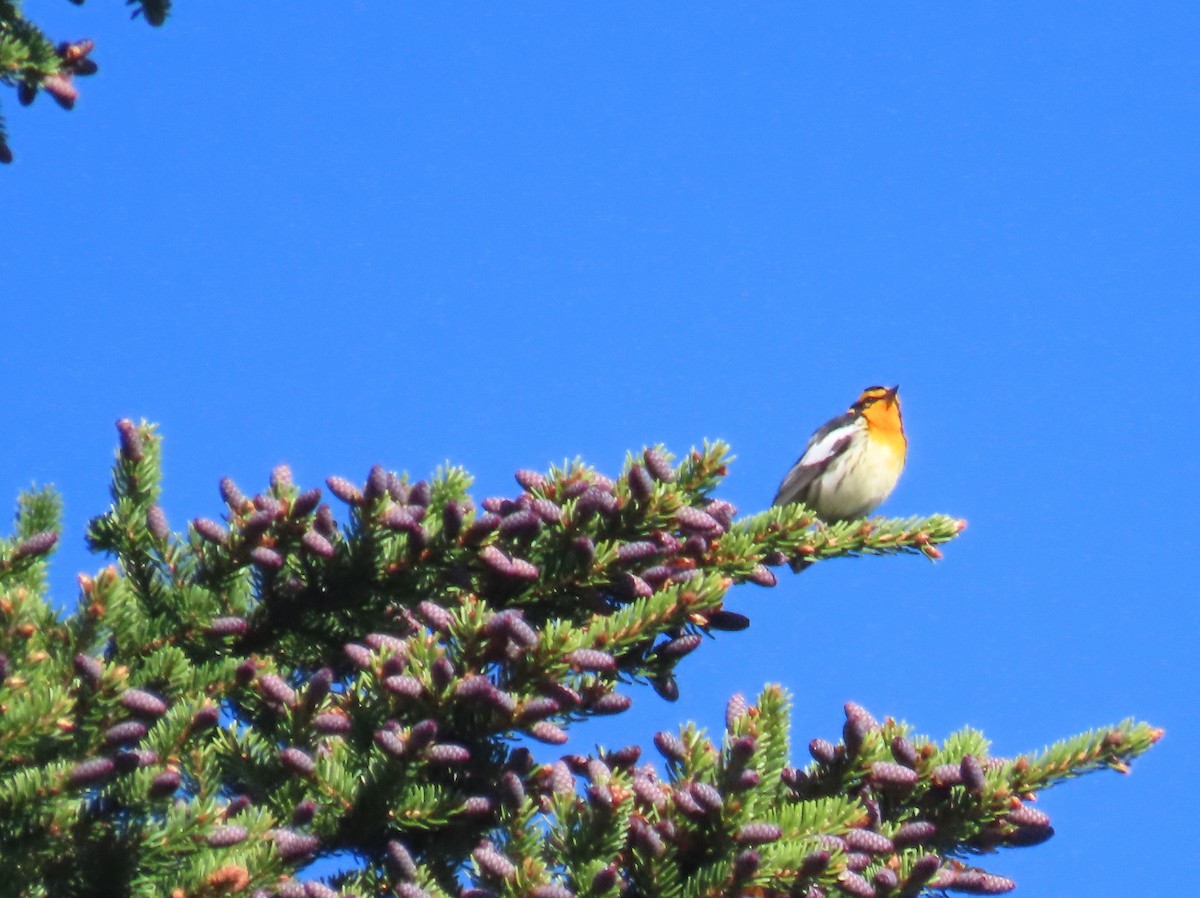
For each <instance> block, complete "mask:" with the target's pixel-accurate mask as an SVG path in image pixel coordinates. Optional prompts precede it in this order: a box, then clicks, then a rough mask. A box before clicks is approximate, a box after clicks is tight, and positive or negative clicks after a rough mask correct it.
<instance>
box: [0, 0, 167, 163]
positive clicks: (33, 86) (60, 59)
mask: <svg viewBox="0 0 1200 898" xmlns="http://www.w3.org/2000/svg"><path fill="white" fill-rule="evenodd" d="M72 2H75V3H77V4H81V3H82V2H83V0H72ZM130 3H131V5H133V6H134V10H133V16H134V17H137V16H143V17H144V18H145V19H146V21H147V22H149V23H150V24H151V25H161V24H162V23H163V22H164V21H166V17H167V14H168V12H169V11H170V2H169V0H130ZM93 47H94V44H93V42H92V41H91V40H89V39H86V38H85V39H82V40H77V41H62V42H59V43H57V44H56V43H55V42H54V41H52V40H51V39H50V38H49V37H48V36H47V35H46V34H45V33H44V32H43V31H42V30H41V29H40V28H39V27H38V26H37V25H35V24H34V23H33V22H31V21H29V20H28V19H26V18H25V17H24V15H23V14H22V12H21V6H20V4H19V3H17V2H14V0H3V2H0V85H5V86H8V87H12V88H14V89H15V91H16V94H17V101H18V102H19V103H20V104H21V105H22V106H28V105H29V104H30V103H32V102H33V101H34V100H36V99H37V97H38V94H40V93H43V92H44V93H47V94H49V95H50V97H51V98H52V99H53V100H54V102H56V103H57V104H58V105H59V106H61V107H62V108H63V109H67V110H69V109H72V108H74V106H75V101H76V100H77V99H78V97H79V91H78V88H77V87H76V84H75V79H76V78H80V77H87V76H89V75H94V74H96V72H97V71H98V66H97V65H96V62H95V61H94V60H92V59H91V58H90V54H91V52H92V49H93ZM12 161H13V154H12V150H11V149H10V147H9V145H8V134H7V131H6V130H5V123H4V117H3V116H2V115H0V164H8V163H10V162H12Z"/></svg>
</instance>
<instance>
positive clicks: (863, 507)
mask: <svg viewBox="0 0 1200 898" xmlns="http://www.w3.org/2000/svg"><path fill="white" fill-rule="evenodd" d="M899 390H900V387H899V386H894V387H867V388H866V389H865V390H863V391H862V395H860V396H859V397H858V399H857V400H855V402H854V404H853V405H851V406H850V408H849V409H848V410H847V411H846V412H845V413H844V414H841V415H838V416H837V417H836V418H833V419H831V420H830V421H827V422H826V423H825V424H824V425H822V426H821V427H820V428H818V429H817V431H816V433H814V434H813V435H812V436H811V437H809V440H808V445H807V446H806V447H805V449H804V454H803V455H801V456H800V458H799V459H797V460H796V463H795V464H794V465H792V467H791V470H789V471H788V472H787V476H785V477H784V478H783V483H781V484H780V485H779V490H778V492H776V493H775V500H774V501H773V502H772V503H771V504H772V505H790V504H792V503H794V502H800V503H803V504H804V505H806V506H807V507H808V508H810V509H812V511H813V512H814V513H815V514H816V515H817V517H818V518H820V519H821V520H822V521H823V522H825V523H836V522H838V521H853V520H857V519H858V518H862V517H866V516H867V515H869V514H870V513H871V512H873V511H874V510H875V509H876V508H878V507H879V506H880V505H881V504H883V501H884V500H885V499H887V497H888V496H890V495H891V494H892V490H894V489H895V488H896V483H897V481H899V479H900V474H901V472H902V471H903V470H904V461H905V458H906V457H907V455H908V438H907V437H906V436H905V435H904V419H903V418H902V417H901V414H900V396H899ZM792 566H793V569H797V570H799V569H803V567H806V566H807V564H806V563H805V562H803V561H802V560H800V559H797V561H796V562H793V565H792Z"/></svg>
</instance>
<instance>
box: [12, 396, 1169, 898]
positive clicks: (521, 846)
mask: <svg viewBox="0 0 1200 898" xmlns="http://www.w3.org/2000/svg"><path fill="white" fill-rule="evenodd" d="M118 432H119V436H120V445H119V449H118V451H117V453H116V459H115V461H114V467H113V480H112V505H111V507H110V508H109V509H108V511H107V512H105V513H104V514H102V515H100V516H98V517H97V518H95V519H94V520H93V521H92V522H91V524H90V526H89V528H88V542H89V545H90V546H91V548H92V549H93V550H94V551H96V552H99V553H103V554H105V555H107V556H109V557H110V558H111V559H112V563H111V564H110V565H108V566H107V567H105V568H103V569H101V570H100V571H98V572H97V573H95V574H94V575H82V576H81V577H80V596H79V601H78V604H77V607H76V609H75V611H74V612H73V613H72V614H70V615H68V616H66V617H65V618H60V617H59V615H57V614H56V613H55V612H54V611H53V610H52V608H51V607H50V605H49V603H48V601H47V600H46V596H45V593H46V583H45V578H44V573H45V558H46V555H47V553H48V552H49V551H50V549H51V548H53V545H54V542H55V539H56V536H55V535H56V534H57V532H58V529H59V526H60V525H59V503H58V500H57V498H56V497H55V496H54V494H53V493H52V492H50V491H48V490H41V491H31V492H29V493H27V494H25V495H24V496H23V497H22V499H21V501H20V506H19V507H20V510H19V512H18V520H17V528H16V533H15V535H14V536H13V537H12V538H10V539H9V540H7V541H4V542H3V543H2V544H0V653H2V654H0V709H2V710H3V713H2V714H0V852H2V853H3V854H4V856H5V857H6V858H7V857H14V858H17V860H16V861H15V872H14V874H13V877H15V878H13V879H12V880H11V881H12V882H14V883H16V886H15V888H16V890H17V893H18V894H22V895H41V894H45V895H50V894H54V895H68V896H72V895H79V896H83V895H90V894H95V892H94V889H93V884H94V883H96V882H98V881H102V882H105V883H108V884H110V885H111V887H112V888H114V889H117V890H120V891H123V892H127V893H130V894H134V893H136V894H142V893H145V894H162V893H164V892H172V891H174V892H176V893H178V894H182V895H187V896H218V895H225V894H237V893H241V892H245V893H248V894H262V895H279V896H286V895H293V894H294V895H301V894H303V895H306V896H311V895H329V894H378V893H382V892H385V891H387V892H394V893H395V894H398V895H402V896H407V898H422V896H429V898H440V896H454V898H468V896H470V898H484V896H490V895H497V896H500V895H503V896H506V898H507V896H513V898H516V896H522V898H525V896H532V898H570V896H580V895H585V896H593V895H594V896H606V898H616V896H618V895H619V894H622V893H629V894H645V895H655V896H657V895H664V896H665V895H670V896H678V898H690V896H717V895H736V894H758V895H764V896H765V895H772V896H773V895H780V896H782V895H784V894H787V895H808V896H812V898H817V896H821V895H834V894H848V895H862V896H867V895H875V896H879V898H883V896H887V895H915V894H919V893H922V892H925V891H928V890H949V891H955V890H957V891H960V892H966V893H972V894H996V893H999V892H1002V891H1007V890H1008V889H1009V888H1011V882H1010V881H1009V880H1007V879H1004V878H1003V877H1000V876H997V875H994V874H991V873H987V872H986V871H983V870H982V869H980V868H978V867H976V866H973V865H971V864H969V863H967V859H968V858H970V857H971V856H973V855H975V854H978V853H981V852H986V851H992V850H995V849H997V848H999V847H1014V846H1020V845H1030V844H1035V843H1037V842H1039V841H1043V840H1044V839H1045V838H1048V837H1049V835H1050V834H1052V832H1053V830H1052V828H1051V827H1050V824H1049V819H1048V818H1047V817H1046V815H1045V814H1043V813H1042V812H1041V811H1039V810H1037V809H1036V808H1033V807H1032V806H1031V802H1032V800H1033V798H1034V797H1035V796H1036V793H1038V792H1040V790H1042V789H1044V788H1046V787H1048V786H1050V785H1053V784H1055V783H1057V782H1059V781H1061V780H1063V779H1066V778H1069V777H1071V776H1075V775H1079V774H1082V773H1084V772H1088V771H1091V770H1095V769H1097V768H1100V767H1104V766H1108V767H1113V768H1115V769H1119V770H1124V769H1127V765H1128V763H1129V761H1130V760H1131V759H1132V758H1134V757H1136V756H1138V755H1140V754H1141V753H1142V752H1144V751H1145V750H1146V749H1148V748H1149V746H1150V745H1151V744H1153V742H1154V741H1155V740H1157V738H1158V737H1159V736H1160V735H1161V733H1160V731H1157V730H1153V729H1151V728H1150V727H1148V726H1146V725H1145V724H1135V723H1133V722H1129V721H1127V722H1125V723H1123V724H1120V725H1118V726H1116V727H1112V728H1109V729H1103V730H1097V731H1095V732H1092V733H1087V734H1084V735H1082V736H1079V737H1076V738H1074V739H1070V740H1065V741H1063V742H1060V743H1056V744H1055V745H1053V746H1051V747H1050V748H1049V749H1046V750H1045V751H1044V752H1041V753H1039V754H1031V755H1026V756H1021V757H1017V758H1000V759H997V758H992V757H990V756H989V754H988V745H987V743H986V740H984V738H983V736H982V735H981V734H979V733H977V732H974V731H971V730H963V731H962V732H960V733H956V734H954V735H952V736H951V737H949V738H948V739H947V740H945V742H943V743H941V744H940V745H939V744H937V743H934V742H932V741H931V740H928V739H926V738H924V737H919V736H915V735H913V734H912V733H911V732H910V730H909V728H908V727H907V726H906V725H904V724H902V723H897V722H896V721H894V720H892V719H891V718H888V719H885V720H884V721H883V722H882V723H879V722H877V721H876V720H875V718H873V717H872V716H871V715H870V714H869V713H867V712H866V711H865V710H864V709H862V708H860V707H858V706H857V705H853V704H848V705H847V706H846V721H845V724H844V726H843V732H842V739H841V740H840V741H839V742H837V743H834V742H830V741H827V740H823V739H815V740H813V741H812V742H811V743H810V745H809V750H810V753H811V754H812V756H813V758H814V760H813V763H812V764H810V765H809V766H808V767H806V768H804V769H797V768H796V767H794V766H792V760H791V757H790V749H789V730H790V724H789V715H788V697H787V694H786V693H785V692H784V691H783V690H782V689H781V688H780V687H768V688H767V689H766V690H764V691H763V693H762V694H761V695H760V696H759V697H758V699H757V701H756V702H755V703H754V704H751V703H749V702H748V701H747V700H746V699H745V698H743V697H741V696H734V697H733V699H731V701H730V703H729V706H728V708H727V712H726V731H725V733H724V734H723V736H722V737H721V739H720V740H718V741H717V742H713V741H712V740H710V739H709V738H708V737H707V736H706V735H705V734H704V733H703V732H702V731H700V730H699V729H697V728H696V727H695V726H694V725H686V726H684V727H682V728H681V729H680V730H679V731H678V733H671V732H668V731H664V732H661V733H659V734H657V735H656V736H655V738H654V740H653V741H654V744H655V746H656V747H657V748H658V750H659V752H660V753H661V754H662V755H663V757H664V760H665V764H664V766H663V772H662V773H661V774H660V773H659V771H658V770H657V769H656V768H655V767H654V765H652V764H648V763H645V762H642V761H641V758H640V749H639V748H638V747H637V746H626V747H623V748H619V749H616V750H611V751H608V750H604V749H597V750H596V751H594V752H592V753H588V754H579V753H569V754H565V755H562V756H561V757H560V758H558V759H557V760H551V761H549V762H539V761H538V760H536V758H535V754H542V753H544V752H546V751H548V749H546V748H544V746H547V745H548V746H558V745H564V744H566V743H568V742H569V741H570V739H571V736H572V733H573V731H575V730H576V729H577V728H578V727H579V726H580V724H582V723H584V722H585V721H586V720H587V719H589V718H591V717H593V716H598V715H610V714H619V713H621V712H622V711H624V710H626V709H627V708H628V707H629V706H630V704H631V702H632V700H633V698H634V697H635V696H636V695H638V694H639V693H638V690H637V689H636V688H635V687H634V686H633V684H637V683H649V684H651V685H652V686H653V688H654V689H655V691H656V692H657V693H658V694H659V695H660V696H662V697H664V698H667V699H672V698H674V697H676V696H677V695H678V691H679V688H680V687H679V685H678V683H677V681H676V676H677V673H678V666H679V663H680V661H681V659H683V658H685V657H686V656H687V655H689V654H690V653H691V652H694V651H697V650H700V649H701V648H702V647H703V645H704V643H705V642H706V640H707V639H708V638H710V637H712V636H714V635H715V634H717V633H721V632H728V631H736V630H740V629H744V628H745V627H746V625H747V624H748V623H749V621H748V620H747V619H746V618H745V617H744V616H742V615H739V614H738V613H737V612H735V611H732V610H729V609H728V608H726V601H727V599H728V597H729V590H730V589H731V588H732V587H733V586H734V585H735V584H737V583H742V582H750V583H756V584H759V585H763V586H770V585H773V584H774V582H775V575H774V573H773V572H772V570H771V569H772V568H774V567H778V566H780V565H782V564H784V563H786V562H787V560H788V559H789V558H793V557H802V558H805V559H808V560H820V559H826V558H832V557H838V556H841V555H847V556H856V555H867V554H905V553H918V552H919V553H922V554H925V555H926V556H927V557H937V555H938V554H939V553H938V550H937V546H939V545H941V544H943V543H945V542H947V541H949V540H951V539H953V538H954V537H955V536H957V535H958V533H959V532H961V530H962V526H963V525H962V522H960V521H957V520H954V519H952V518H947V517H944V516H933V517H929V518H920V519H909V520H894V521H888V520H872V521H860V522H852V523H849V524H844V525H835V526H832V527H826V526H823V525H820V524H818V523H816V522H814V520H813V518H812V515H811V513H810V512H808V510H806V509H804V508H802V507H799V506H792V507H789V508H772V509H770V510H768V511H766V512H763V513H761V514H757V515H753V516H751V517H747V518H742V519H738V518H737V517H736V515H737V512H736V509H734V508H733V507H732V506H731V505H729V504H728V503H727V502H724V501H722V500H720V499H716V498H713V495H714V493H715V492H716V490H717V488H718V487H719V485H720V481H721V479H722V478H723V476H724V475H725V472H726V466H727V463H728V458H729V456H728V450H727V449H726V447H725V446H724V445H722V444H720V443H712V444H705V446H703V447H702V448H700V449H697V450H694V451H693V452H691V453H689V454H688V455H687V456H686V457H685V458H684V459H682V460H681V461H680V462H679V463H675V462H674V461H673V460H672V459H671V458H670V456H669V454H668V453H667V452H666V450H665V449H663V448H662V447H653V448H650V449H647V450H645V451H643V452H642V453H640V454H639V455H637V456H630V457H629V458H628V459H627V460H626V464H625V467H624V470H623V471H622V473H621V474H620V475H619V476H617V477H616V478H609V477H606V476H604V475H602V474H600V473H599V472H597V471H595V470H594V469H593V468H591V467H589V466H587V465H584V464H583V463H581V462H571V463H567V464H564V465H562V466H559V467H555V468H552V469H551V470H550V471H549V472H547V473H544V474H543V473H539V472H532V471H527V470H524V471H519V472H518V473H517V475H516V480H517V484H518V486H519V488H520V489H519V491H517V492H516V493H515V494H514V495H512V496H509V497H489V498H485V499H482V500H480V501H479V502H478V504H476V502H475V500H474V499H473V498H472V497H471V496H470V495H469V493H468V490H469V487H470V478H469V477H468V476H467V474H466V473H465V472H463V471H462V470H460V469H457V468H453V467H447V468H443V469H442V470H440V471H438V472H437V473H436V474H435V476H434V477H433V478H431V479H430V480H428V481H415V482H414V481H411V480H410V479H409V478H408V477H406V476H404V475H399V474H396V473H393V472H389V471H387V470H386V469H384V468H382V467H379V466H376V467H374V468H372V469H371V470H370V471H369V472H368V474H367V477H366V479H365V481H364V482H362V483H361V484H359V483H354V482H351V481H349V480H346V479H344V478H340V477H331V478H329V480H328V481H327V482H326V489H327V490H328V491H329V493H331V494H332V495H333V496H334V497H335V502H334V503H325V502H323V501H322V500H323V499H324V495H323V491H321V490H318V489H313V488H309V489H304V488H302V487H301V486H300V485H297V484H296V483H294V482H293V478H292V474H291V472H290V470H288V469H287V467H286V466H280V467H278V468H276V469H275V470H274V471H273V472H272V473H271V476H270V478H269V482H268V484H267V486H265V487H264V488H263V489H262V490H261V491H260V492H258V493H255V494H253V495H250V496H248V495H246V494H243V493H242V491H241V490H240V489H239V487H238V486H237V485H236V484H234V483H233V482H232V481H231V480H229V479H228V478H225V479H224V480H222V481H221V484H220V495H221V499H222V501H223V504H224V512H223V513H222V514H221V515H217V516H214V517H201V518H197V519H195V520H193V522H192V523H191V525H190V527H189V530H188V532H187V533H186V534H179V533H177V532H175V531H173V530H172V529H171V527H170V524H169V522H168V521H167V520H166V517H165V515H164V513H163V512H162V508H161V506H160V504H159V500H160V484H161V448H162V446H161V437H160V436H159V435H158V433H157V432H156V430H155V429H154V427H153V426H151V425H149V424H147V423H145V422H142V423H141V424H135V423H134V422H132V421H129V420H122V421H120V422H118ZM335 509H337V511H335ZM217 517H219V518H220V520H217ZM531 746H536V747H538V751H537V752H536V753H535V751H534V750H533V749H532V748H531ZM347 852H349V853H350V855H349V856H351V857H353V859H354V860H353V863H351V864H350V865H349V868H348V869H346V870H344V872H342V873H339V874H336V875H333V876H330V877H327V878H326V879H324V880H322V879H319V878H318V877H316V876H315V875H313V874H312V873H310V872H306V868H307V867H308V865H309V864H310V863H311V862H312V861H314V860H317V859H320V858H323V857H327V856H330V855H334V854H340V855H343V856H344V855H345V854H346V853H347ZM335 890H336V891H335Z"/></svg>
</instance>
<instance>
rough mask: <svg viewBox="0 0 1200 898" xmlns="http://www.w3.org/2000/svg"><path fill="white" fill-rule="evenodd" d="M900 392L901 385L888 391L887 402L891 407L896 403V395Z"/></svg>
mask: <svg viewBox="0 0 1200 898" xmlns="http://www.w3.org/2000/svg"><path fill="white" fill-rule="evenodd" d="M899 392H900V384H896V386H894V387H892V388H891V389H890V390H888V391H887V401H888V404H889V405H890V404H891V403H893V402H895V401H896V394H897V393H899Z"/></svg>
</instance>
